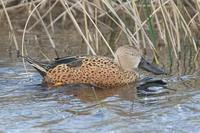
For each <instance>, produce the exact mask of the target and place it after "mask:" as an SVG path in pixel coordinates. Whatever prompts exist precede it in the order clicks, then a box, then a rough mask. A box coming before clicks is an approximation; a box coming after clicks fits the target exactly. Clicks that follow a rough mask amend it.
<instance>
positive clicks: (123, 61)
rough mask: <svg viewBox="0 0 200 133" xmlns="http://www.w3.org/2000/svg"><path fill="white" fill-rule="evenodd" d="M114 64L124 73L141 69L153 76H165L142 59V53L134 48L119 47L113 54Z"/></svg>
mask: <svg viewBox="0 0 200 133" xmlns="http://www.w3.org/2000/svg"><path fill="white" fill-rule="evenodd" d="M114 62H116V63H117V64H118V65H119V66H121V67H122V69H124V70H126V71H133V70H135V69H137V68H138V67H139V68H142V69H144V70H147V71H150V72H152V73H154V74H165V72H164V71H163V70H161V69H160V68H157V67H156V66H154V65H152V64H151V63H149V62H148V61H146V60H145V59H144V58H143V57H142V52H141V51H140V50H139V49H137V48H136V47H134V46H128V45H126V46H121V47H119V48H118V49H117V51H116V52H115V57H114Z"/></svg>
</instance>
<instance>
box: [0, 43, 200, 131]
mask: <svg viewBox="0 0 200 133" xmlns="http://www.w3.org/2000/svg"><path fill="white" fill-rule="evenodd" d="M8 48H9V47H8V44H4V43H2V44H1V53H0V54H1V57H0V132H2V133H26V132H29V133H36V132H37V133H47V132H48V133H65V132H102V133H103V132H130V133H132V132H142V133H144V132H148V133H151V132H152V133H155V132H166V133H169V132H170V133H171V132H177V133H179V132H183V133H184V132H185V133H188V132H193V133H194V132H200V124H199V123H200V105H199V103H200V87H199V86H200V78H199V76H198V74H194V73H193V74H190V73H186V74H184V75H183V76H177V75H176V74H174V73H172V74H171V75H168V76H166V77H164V79H165V80H166V81H167V82H168V85H167V88H157V89H155V91H154V92H153V93H152V92H151V93H149V92H145V91H143V92H139V91H137V89H136V87H135V86H134V85H133V86H127V87H124V88H120V89H114V90H112V89H110V90H101V89H94V88H90V87H88V86H83V85H68V86H65V87H59V88H53V89H49V88H47V87H44V86H42V85H41V81H42V78H41V77H40V75H39V74H38V73H37V72H36V71H35V70H34V69H33V68H32V67H30V66H28V67H27V70H28V72H26V71H25V69H24V67H23V63H22V62H21V60H18V59H16V58H15V55H11V56H9V54H8V52H7V49H8ZM142 76H144V75H142ZM154 77H155V76H154ZM157 78H163V77H157Z"/></svg>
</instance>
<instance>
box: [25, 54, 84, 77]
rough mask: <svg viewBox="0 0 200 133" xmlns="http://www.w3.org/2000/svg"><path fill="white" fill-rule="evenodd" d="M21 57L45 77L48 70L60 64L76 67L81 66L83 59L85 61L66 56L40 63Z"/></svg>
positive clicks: (81, 57) (27, 57) (76, 57)
mask: <svg viewBox="0 0 200 133" xmlns="http://www.w3.org/2000/svg"><path fill="white" fill-rule="evenodd" d="M21 57H22V58H23V59H25V60H26V61H27V62H28V63H29V64H30V65H31V66H33V67H34V68H35V69H36V70H37V71H38V72H39V73H40V74H41V75H42V76H45V75H46V73H47V71H48V70H49V69H52V68H54V67H56V66H57V65H60V64H67V65H68V66H70V67H78V66H80V65H81V64H82V61H83V59H85V57H84V56H67V57H63V58H55V59H54V60H52V61H48V62H47V61H45V62H40V61H37V60H35V59H32V58H31V57H29V56H21Z"/></svg>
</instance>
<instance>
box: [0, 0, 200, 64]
mask: <svg viewBox="0 0 200 133" xmlns="http://www.w3.org/2000/svg"><path fill="white" fill-rule="evenodd" d="M17 11H18V13H19V14H18V13H16V14H18V15H21V16H23V18H25V21H22V22H21V23H23V25H24V26H23V27H24V28H23V32H22V33H23V34H22V39H21V44H19V41H17V39H16V36H15V30H14V29H15V28H14V27H15V24H13V22H12V17H16V16H15V15H13V14H14V13H15V12H17ZM199 11H200V3H199V2H198V1H197V0H191V1H188V0H181V1H180V0H10V1H6V0H0V21H2V20H4V21H5V20H6V21H7V22H8V24H9V28H10V35H11V38H12V40H13V43H14V44H15V48H16V50H17V51H18V52H19V51H20V52H21V53H22V54H27V50H26V42H25V38H26V34H27V33H30V32H31V31H34V30H35V29H36V28H37V27H40V28H41V29H43V31H44V33H45V34H46V36H47V37H48V40H49V44H50V45H51V47H52V48H53V49H54V51H55V53H56V55H57V56H59V54H58V52H57V45H56V44H55V42H54V40H53V39H52V35H53V34H54V33H55V28H56V27H58V25H59V26H60V25H62V26H64V27H68V26H69V25H72V24H73V25H74V27H75V28H76V31H77V33H78V34H79V35H80V36H81V37H82V39H83V41H84V44H86V46H87V50H88V54H89V53H91V54H93V55H96V54H97V53H98V51H99V49H100V48H101V47H105V46H106V47H107V48H108V50H109V51H110V53H111V54H113V49H115V47H117V46H118V45H123V44H120V43H119V41H120V39H122V38H123V42H124V43H126V44H129V45H135V46H136V47H139V48H142V49H144V53H145V49H148V50H149V49H150V50H151V53H152V54H153V55H154V59H155V62H157V63H159V58H158V57H159V56H158V52H157V49H158V48H160V47H162V46H163V47H167V49H168V50H167V51H165V52H168V55H169V57H168V58H169V60H173V59H175V60H179V59H180V58H181V56H182V53H184V56H186V55H188V54H185V53H188V52H190V53H189V55H191V54H193V56H191V60H193V61H195V60H197V57H198V53H199V46H198V42H199V35H198V31H199V28H200V25H199V22H200V15H199ZM3 18H4V19H3ZM0 23H1V22H0ZM65 29H67V28H65ZM108 33H109V34H108ZM20 49H21V50H20ZM191 51H195V52H191ZM42 54H43V55H44V56H45V57H46V55H45V53H42Z"/></svg>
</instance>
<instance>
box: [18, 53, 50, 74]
mask: <svg viewBox="0 0 200 133" xmlns="http://www.w3.org/2000/svg"><path fill="white" fill-rule="evenodd" d="M19 57H21V58H23V59H24V60H25V61H27V62H28V63H29V64H30V65H31V66H33V67H34V68H35V69H36V70H37V71H38V72H39V73H40V75H42V76H43V77H44V76H45V75H46V74H47V71H48V69H49V64H47V63H41V62H39V61H37V60H34V59H32V58H30V57H29V56H22V55H20V56H19Z"/></svg>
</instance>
